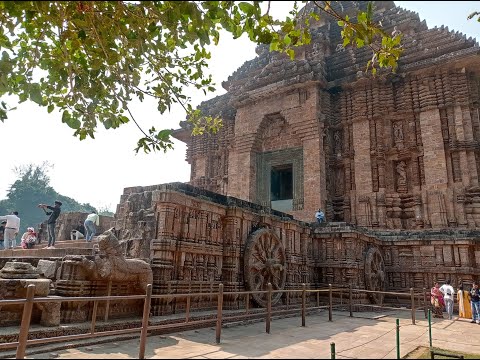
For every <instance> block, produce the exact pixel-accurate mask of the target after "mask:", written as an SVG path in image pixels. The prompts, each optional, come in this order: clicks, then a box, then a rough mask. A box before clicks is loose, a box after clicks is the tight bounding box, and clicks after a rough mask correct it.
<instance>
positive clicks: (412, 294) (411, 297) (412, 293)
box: [410, 288, 415, 325]
mask: <svg viewBox="0 0 480 360" xmlns="http://www.w3.org/2000/svg"><path fill="white" fill-rule="evenodd" d="M410 300H411V303H412V325H415V292H414V290H413V288H410Z"/></svg>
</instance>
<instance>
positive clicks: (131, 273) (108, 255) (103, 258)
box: [81, 228, 153, 292]
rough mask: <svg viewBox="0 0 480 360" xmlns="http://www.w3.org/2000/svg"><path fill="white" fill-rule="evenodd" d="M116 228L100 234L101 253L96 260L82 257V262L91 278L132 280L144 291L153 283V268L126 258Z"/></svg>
mask: <svg viewBox="0 0 480 360" xmlns="http://www.w3.org/2000/svg"><path fill="white" fill-rule="evenodd" d="M114 230H115V229H114V228H111V229H109V230H107V231H105V232H104V233H103V234H102V235H100V236H98V246H99V251H100V255H96V256H95V260H93V261H92V260H88V259H87V258H85V257H82V260H81V264H82V266H83V267H84V269H85V272H86V273H87V276H88V278H89V279H90V280H109V281H118V282H132V283H134V284H135V285H136V286H138V287H139V288H140V289H141V290H143V291H144V292H145V291H146V290H147V285H148V284H152V283H153V274H152V269H151V267H150V265H149V264H147V263H146V262H145V261H143V260H139V259H125V257H124V256H123V251H122V247H121V245H120V243H119V241H118V239H117V237H116V236H115V235H114Z"/></svg>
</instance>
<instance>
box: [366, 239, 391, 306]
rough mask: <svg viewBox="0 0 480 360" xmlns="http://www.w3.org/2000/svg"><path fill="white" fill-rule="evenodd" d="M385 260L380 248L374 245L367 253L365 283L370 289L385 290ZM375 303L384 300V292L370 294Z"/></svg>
mask: <svg viewBox="0 0 480 360" xmlns="http://www.w3.org/2000/svg"><path fill="white" fill-rule="evenodd" d="M385 277H386V272H385V262H384V261H383V256H382V253H381V252H380V250H379V249H378V248H376V247H372V248H370V249H369V250H368V251H367V254H366V255H365V285H366V288H367V289H368V290H375V291H384V290H385ZM369 297H370V299H371V300H372V302H374V303H375V304H381V303H382V302H383V294H369Z"/></svg>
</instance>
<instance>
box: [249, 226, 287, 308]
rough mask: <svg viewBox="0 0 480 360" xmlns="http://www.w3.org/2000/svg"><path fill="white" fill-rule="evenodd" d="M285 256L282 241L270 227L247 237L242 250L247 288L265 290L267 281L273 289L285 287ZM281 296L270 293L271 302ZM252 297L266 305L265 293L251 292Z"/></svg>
mask: <svg viewBox="0 0 480 360" xmlns="http://www.w3.org/2000/svg"><path fill="white" fill-rule="evenodd" d="M286 275H287V271H286V257H285V249H284V247H283V244H282V242H281V241H280V240H279V239H278V237H277V236H276V235H275V233H274V232H273V231H272V230H270V229H259V230H257V231H255V232H254V233H252V234H251V235H250V236H249V238H248V239H247V242H246V246H245V252H244V276H245V285H246V288H247V290H250V291H252V290H253V291H255V290H267V288H268V286H267V285H268V283H269V282H270V283H271V284H272V288H273V289H274V290H281V289H284V288H285V282H286ZM281 297H282V294H281V293H278V294H273V295H272V304H275V303H276V302H278V301H279V300H280V298H281ZM252 298H253V299H254V300H255V302H257V304H259V305H260V306H266V304H267V296H266V294H253V295H252Z"/></svg>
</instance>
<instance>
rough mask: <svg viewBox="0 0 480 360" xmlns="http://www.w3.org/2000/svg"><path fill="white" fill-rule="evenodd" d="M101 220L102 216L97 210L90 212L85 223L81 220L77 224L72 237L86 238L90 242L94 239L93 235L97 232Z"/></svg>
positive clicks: (71, 233) (75, 238)
mask: <svg viewBox="0 0 480 360" xmlns="http://www.w3.org/2000/svg"><path fill="white" fill-rule="evenodd" d="M99 221H100V217H99V216H98V215H97V213H96V212H95V211H92V212H91V213H90V214H88V216H87V218H86V219H85V222H84V223H83V224H82V223H81V222H80V221H79V222H78V224H77V226H76V227H75V228H74V229H73V230H72V231H71V232H70V239H72V240H79V239H85V240H87V241H88V242H90V241H92V239H93V237H94V236H95V234H96V233H97V226H98V225H99Z"/></svg>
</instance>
